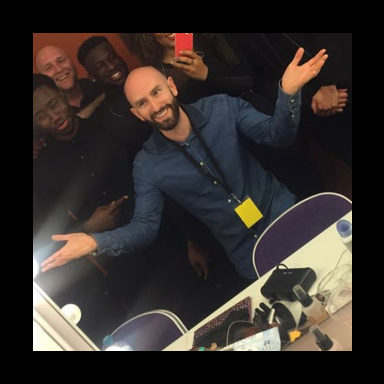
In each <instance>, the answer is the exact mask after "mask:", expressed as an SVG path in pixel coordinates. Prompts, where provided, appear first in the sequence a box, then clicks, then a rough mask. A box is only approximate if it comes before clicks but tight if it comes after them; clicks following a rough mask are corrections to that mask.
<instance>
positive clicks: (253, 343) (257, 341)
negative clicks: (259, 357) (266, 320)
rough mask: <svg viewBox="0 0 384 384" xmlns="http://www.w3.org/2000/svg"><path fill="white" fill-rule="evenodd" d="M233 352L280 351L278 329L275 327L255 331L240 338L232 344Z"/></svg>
mask: <svg viewBox="0 0 384 384" xmlns="http://www.w3.org/2000/svg"><path fill="white" fill-rule="evenodd" d="M233 350H234V351H235V352H248V351H259V352H276V351H281V341H280V335H279V329H278V328H277V327H275V328H271V329H268V331H265V332H261V333H257V334H256V335H253V336H251V337H248V338H247V339H244V340H241V341H239V342H237V343H235V344H234V345H233Z"/></svg>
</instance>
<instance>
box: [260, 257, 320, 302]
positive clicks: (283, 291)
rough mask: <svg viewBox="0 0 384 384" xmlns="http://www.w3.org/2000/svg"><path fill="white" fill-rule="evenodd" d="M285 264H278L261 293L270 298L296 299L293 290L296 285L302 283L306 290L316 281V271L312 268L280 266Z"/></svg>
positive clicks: (278, 299) (274, 299)
mask: <svg viewBox="0 0 384 384" xmlns="http://www.w3.org/2000/svg"><path fill="white" fill-rule="evenodd" d="M282 265H283V264H280V265H278V266H277V268H276V269H275V270H274V271H273V273H272V275H271V276H270V278H269V279H268V280H267V281H266V283H265V284H264V285H263V286H262V287H261V289H260V291H261V294H262V295H263V296H264V297H265V298H266V299H269V300H273V301H280V300H287V301H296V300H297V298H296V296H295V295H294V293H293V292H292V289H293V287H294V286H295V285H300V286H301V287H303V288H304V290H305V291H307V292H308V290H309V289H310V288H311V287H312V285H313V283H314V282H315V281H316V273H315V271H314V270H313V269H311V268H292V269H290V268H287V267H285V266H284V265H283V266H284V267H285V269H281V268H279V267H280V266H282Z"/></svg>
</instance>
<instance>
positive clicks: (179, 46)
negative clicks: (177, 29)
mask: <svg viewBox="0 0 384 384" xmlns="http://www.w3.org/2000/svg"><path fill="white" fill-rule="evenodd" d="M180 51H193V33H176V36H175V57H178V56H181V54H180Z"/></svg>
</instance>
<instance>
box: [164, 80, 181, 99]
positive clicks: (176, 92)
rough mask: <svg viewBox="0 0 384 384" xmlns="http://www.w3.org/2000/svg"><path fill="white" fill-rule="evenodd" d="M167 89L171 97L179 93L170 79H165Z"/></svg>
mask: <svg viewBox="0 0 384 384" xmlns="http://www.w3.org/2000/svg"><path fill="white" fill-rule="evenodd" d="M167 82H168V86H169V89H170V90H171V92H172V94H173V96H175V97H176V96H177V95H178V94H179V91H178V90H177V87H176V84H175V82H174V81H173V79H172V77H168V79H167Z"/></svg>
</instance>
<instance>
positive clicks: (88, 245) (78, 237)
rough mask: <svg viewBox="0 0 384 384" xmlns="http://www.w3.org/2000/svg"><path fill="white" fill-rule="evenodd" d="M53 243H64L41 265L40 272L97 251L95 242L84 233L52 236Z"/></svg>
mask: <svg viewBox="0 0 384 384" xmlns="http://www.w3.org/2000/svg"><path fill="white" fill-rule="evenodd" d="M52 240H54V241H66V242H67V244H66V245H64V247H62V248H61V249H60V250H58V251H57V252H56V253H54V254H53V255H52V256H50V257H49V258H48V259H46V260H44V262H43V263H42V264H41V266H42V272H47V271H49V270H51V269H54V268H57V267H61V266H62V265H65V264H67V263H68V262H70V261H71V260H75V259H80V258H81V257H83V256H86V255H88V254H89V253H91V252H94V251H96V250H97V243H96V240H95V239H94V238H93V237H92V236H90V235H87V234H86V233H72V234H70V235H54V236H52Z"/></svg>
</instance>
